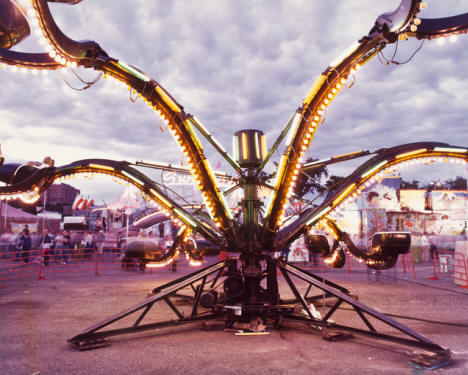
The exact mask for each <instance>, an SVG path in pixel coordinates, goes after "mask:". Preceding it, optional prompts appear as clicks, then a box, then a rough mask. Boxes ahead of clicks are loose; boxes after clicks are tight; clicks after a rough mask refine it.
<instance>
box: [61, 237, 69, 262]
mask: <svg viewBox="0 0 468 375" xmlns="http://www.w3.org/2000/svg"><path fill="white" fill-rule="evenodd" d="M62 249H63V250H62V264H67V263H68V259H69V256H70V249H71V237H70V232H69V231H68V230H66V231H64V232H63V245H62Z"/></svg>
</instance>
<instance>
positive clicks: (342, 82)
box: [337, 78, 346, 86]
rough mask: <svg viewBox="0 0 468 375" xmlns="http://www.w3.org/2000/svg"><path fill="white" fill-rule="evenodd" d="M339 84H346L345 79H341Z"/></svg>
mask: <svg viewBox="0 0 468 375" xmlns="http://www.w3.org/2000/svg"><path fill="white" fill-rule="evenodd" d="M340 82H341V84H342V85H344V84H345V83H346V79H345V78H341V81H340ZM337 86H338V85H337Z"/></svg>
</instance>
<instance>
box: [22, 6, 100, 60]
mask: <svg viewBox="0 0 468 375" xmlns="http://www.w3.org/2000/svg"><path fill="white" fill-rule="evenodd" d="M60 2H63V1H60ZM65 2H66V1H65ZM31 3H32V5H33V7H34V9H35V10H36V14H37V19H38V21H39V26H40V27H41V29H42V32H43V34H44V37H45V38H46V39H47V41H48V42H49V43H50V45H51V46H52V47H53V48H54V50H55V52H56V53H57V54H59V55H63V56H64V57H65V58H67V59H68V60H71V61H75V62H77V63H78V62H79V63H80V64H81V65H83V66H92V64H93V61H94V60H96V59H98V58H106V57H107V54H106V53H105V52H104V51H103V50H102V48H101V47H100V46H99V44H97V43H96V42H93V41H83V42H78V41H76V40H73V39H70V38H69V37H68V36H66V35H65V34H64V33H63V32H62V31H61V30H60V28H59V27H58V26H57V24H56V23H55V21H54V18H53V17H52V14H51V13H50V9H49V4H48V3H47V0H32V2H31ZM71 3H72V4H74V3H75V2H71Z"/></svg>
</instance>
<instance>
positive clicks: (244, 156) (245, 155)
mask: <svg viewBox="0 0 468 375" xmlns="http://www.w3.org/2000/svg"><path fill="white" fill-rule="evenodd" d="M248 158H249V150H248V144H247V134H246V133H242V159H244V160H247V159H248Z"/></svg>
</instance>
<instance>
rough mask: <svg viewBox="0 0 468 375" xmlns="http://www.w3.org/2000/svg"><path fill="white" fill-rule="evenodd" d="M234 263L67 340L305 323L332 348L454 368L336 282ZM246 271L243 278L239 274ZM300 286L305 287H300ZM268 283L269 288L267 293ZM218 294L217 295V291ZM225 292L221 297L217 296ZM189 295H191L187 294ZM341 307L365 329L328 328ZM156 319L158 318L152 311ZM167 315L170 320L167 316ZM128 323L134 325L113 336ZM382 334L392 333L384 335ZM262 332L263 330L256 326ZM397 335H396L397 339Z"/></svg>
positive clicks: (254, 261) (261, 263)
mask: <svg viewBox="0 0 468 375" xmlns="http://www.w3.org/2000/svg"><path fill="white" fill-rule="evenodd" d="M238 263H239V261H238V260H236V259H226V260H223V261H220V262H218V263H215V264H213V265H210V266H207V267H205V268H203V269H201V270H198V271H196V272H193V273H190V274H188V275H185V276H183V277H180V278H178V279H176V280H173V281H171V282H169V283H166V284H164V285H161V286H159V287H157V288H155V289H153V290H152V293H151V294H152V295H151V296H150V297H149V298H147V299H146V300H144V301H142V302H141V303H139V304H137V305H135V306H133V307H130V308H128V309H126V310H124V311H122V312H120V313H118V314H116V315H113V316H111V317H109V318H107V319H105V320H103V321H101V322H99V323H97V324H95V325H93V326H91V327H89V328H88V329H86V330H85V331H83V332H82V333H80V334H78V335H76V336H74V337H73V338H71V339H69V340H68V342H69V343H70V344H72V345H73V347H75V348H76V349H78V350H89V349H95V348H100V347H104V346H108V345H109V344H110V343H109V341H108V340H107V339H108V338H109V337H112V336H118V335H123V334H131V333H138V332H142V331H148V330H155V329H158V328H164V327H174V326H181V325H184V324H189V323H199V322H220V321H221V322H224V328H225V329H227V330H230V331H231V330H232V331H235V332H238V333H246V334H253V335H255V334H265V333H267V332H268V331H267V329H264V328H261V329H259V330H257V329H256V327H255V325H254V326H251V328H250V329H247V330H243V329H241V328H238V327H244V328H245V326H246V324H247V323H249V322H254V321H255V322H261V326H262V327H274V328H276V329H280V328H281V327H282V326H283V325H284V323H287V322H293V323H303V324H305V325H306V326H307V327H309V328H310V329H311V330H315V331H321V332H322V336H323V338H324V339H328V340H330V341H336V340H340V339H346V338H349V337H352V336H353V334H358V335H361V336H365V337H368V338H372V339H378V340H384V341H388V342H392V343H396V344H400V345H405V346H410V347H413V348H417V349H419V350H420V353H419V354H418V355H417V356H416V357H415V358H413V359H412V360H411V361H410V363H411V364H412V365H414V366H417V367H421V368H425V369H435V368H439V367H443V366H446V365H447V364H449V363H450V362H451V358H450V350H449V349H447V348H444V347H442V346H440V345H438V344H436V343H434V342H432V341H431V340H429V339H428V338H426V337H424V336H423V335H421V334H419V333H417V332H415V331H414V330H412V329H411V328H409V327H407V326H405V325H403V324H402V323H400V322H398V321H396V320H395V319H393V318H391V317H389V316H387V315H385V314H384V313H382V312H379V311H377V310H375V309H373V308H371V307H369V306H367V305H366V304H364V303H363V302H361V301H359V300H358V299H357V296H355V295H353V294H351V293H350V291H349V290H348V289H347V288H345V287H343V286H340V285H338V284H336V283H334V282H331V281H329V280H327V279H325V278H323V277H321V276H318V275H316V274H314V273H311V272H308V271H306V270H303V269H301V268H299V267H296V266H294V265H292V264H288V263H286V262H285V261H284V259H283V258H274V257H271V256H266V257H264V258H263V259H258V258H250V259H247V260H243V261H241V263H243V264H244V266H245V265H246V264H248V265H249V266H248V267H240V268H239V267H238ZM242 269H243V270H244V271H243V270H242ZM280 275H281V276H282V277H283V278H284V280H285V282H286V285H287V286H288V288H289V291H290V292H291V293H292V295H293V298H289V299H284V298H281V296H280V293H279V285H278V276H280ZM298 281H301V282H303V283H305V290H303V289H304V285H298ZM265 283H266V287H264V286H265ZM221 286H222V287H221ZM220 289H222V291H220ZM187 290H188V291H190V292H191V294H185V293H187ZM176 299H179V300H180V299H182V300H183V301H185V302H188V304H189V310H188V314H187V313H186V312H184V311H182V309H181V307H178V306H177V305H178V303H177V301H176ZM322 300H323V306H324V308H326V309H327V310H326V312H325V313H324V316H323V317H322V316H320V315H319V316H317V312H316V311H315V307H314V306H313V303H314V302H321V301H322ZM325 301H327V303H325ZM158 302H163V303H165V304H166V305H167V306H168V307H169V308H170V310H172V312H173V313H174V315H175V316H174V319H170V320H163V321H156V322H150V320H151V319H152V318H153V319H154V317H152V318H150V315H152V314H148V313H149V312H150V311H151V310H157V303H158ZM342 305H348V306H350V307H351V308H352V310H353V311H354V312H355V313H356V314H357V316H358V317H359V320H360V321H361V323H362V325H363V326H364V327H363V328H362V327H354V326H350V325H344V324H340V323H338V322H335V321H334V320H332V317H333V316H334V315H335V313H336V312H337V310H338V309H339V308H340V306H342ZM153 312H154V313H155V314H157V311H153ZM164 315H167V314H166V313H165V314H164ZM127 317H134V318H135V321H134V322H133V324H131V325H128V326H125V327H121V326H120V327H119V328H111V327H110V326H111V325H113V324H115V323H117V322H120V321H122V320H123V319H125V318H127ZM376 323H377V324H379V325H380V326H381V327H382V324H383V326H385V327H386V328H392V329H393V330H394V331H395V333H393V332H392V333H387V332H383V330H382V329H378V328H377V326H376ZM259 327H260V326H259ZM397 333H399V335H397Z"/></svg>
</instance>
